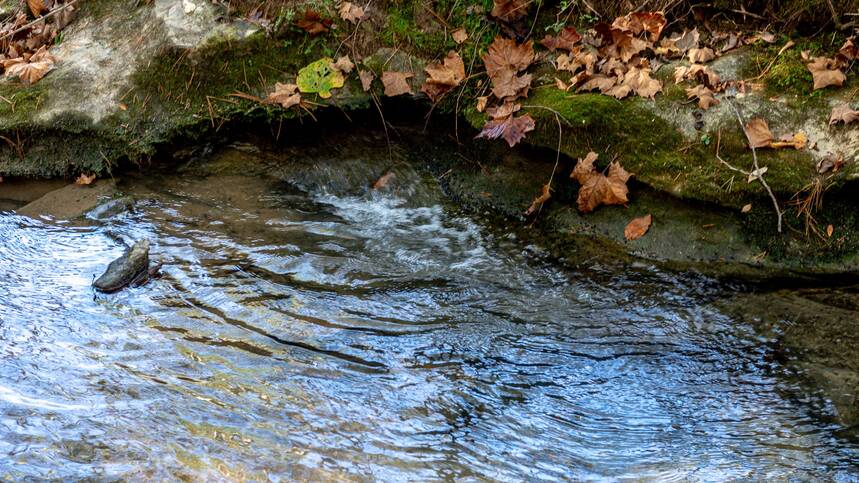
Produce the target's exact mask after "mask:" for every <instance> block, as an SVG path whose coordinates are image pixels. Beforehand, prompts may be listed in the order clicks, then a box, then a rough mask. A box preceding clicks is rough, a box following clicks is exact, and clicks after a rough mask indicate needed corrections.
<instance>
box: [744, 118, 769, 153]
mask: <svg viewBox="0 0 859 483" xmlns="http://www.w3.org/2000/svg"><path fill="white" fill-rule="evenodd" d="M746 136H747V137H748V138H749V139H748V140H749V144H750V145H751V147H753V148H765V147H768V146H769V145H770V143H772V142H773V134H772V132H770V128H769V126H768V125H767V122H766V121H765V120H763V119H761V118H759V117H756V118H754V119H752V120H751V121H749V122H748V124H746Z"/></svg>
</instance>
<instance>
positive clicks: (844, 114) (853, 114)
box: [829, 102, 859, 126]
mask: <svg viewBox="0 0 859 483" xmlns="http://www.w3.org/2000/svg"><path fill="white" fill-rule="evenodd" d="M857 119H859V111H854V110H853V109H851V108H850V104H847V103H846V102H844V103H841V104H839V105H837V106H835V107H833V108H832V114H830V115H829V125H830V126H832V125H833V124H838V123H839V122H843V123H844V124H850V123H851V122H853V121H855V120H857Z"/></svg>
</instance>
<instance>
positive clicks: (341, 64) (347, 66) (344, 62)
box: [331, 55, 355, 74]
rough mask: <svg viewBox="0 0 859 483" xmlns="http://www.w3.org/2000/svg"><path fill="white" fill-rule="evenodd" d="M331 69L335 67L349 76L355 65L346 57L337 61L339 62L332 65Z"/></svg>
mask: <svg viewBox="0 0 859 483" xmlns="http://www.w3.org/2000/svg"><path fill="white" fill-rule="evenodd" d="M331 67H334V68H335V69H337V70H339V71H340V72H342V73H344V74H348V73H350V72H352V69H354V68H355V64H353V63H352V61H351V60H349V56H348V55H344V56H343V57H340V58H339V59H337V62H334V63H333V64H331Z"/></svg>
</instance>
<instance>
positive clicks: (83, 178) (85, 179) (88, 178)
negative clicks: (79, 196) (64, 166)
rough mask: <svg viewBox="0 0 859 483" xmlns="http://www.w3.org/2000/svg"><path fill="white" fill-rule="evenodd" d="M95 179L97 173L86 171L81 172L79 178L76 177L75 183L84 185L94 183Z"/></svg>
mask: <svg viewBox="0 0 859 483" xmlns="http://www.w3.org/2000/svg"><path fill="white" fill-rule="evenodd" d="M93 181H95V173H93V174H90V175H86V174H84V173H81V175H80V176H78V177H77V179H75V184H77V185H82V186H83V185H88V184H92V182H93Z"/></svg>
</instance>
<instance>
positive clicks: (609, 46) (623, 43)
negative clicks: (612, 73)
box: [594, 24, 647, 62]
mask: <svg viewBox="0 0 859 483" xmlns="http://www.w3.org/2000/svg"><path fill="white" fill-rule="evenodd" d="M594 29H596V31H597V33H599V34H600V36H601V37H602V38H603V40H604V42H605V43H604V45H603V46H602V47H601V48H600V52H601V53H602V54H603V56H605V57H616V58H618V59H620V60H622V61H624V62H629V60H630V59H632V58H633V57H634V56H636V55H638V54H639V53H640V52H641V51H642V50H644V49H646V48H647V42H646V41H644V40H641V39H639V38H638V37H635V36H634V35H632V34H631V33H630V32H628V31H626V30H621V29H617V28H612V27H609V26H608V25H606V24H597V25H596V26H595V27H594Z"/></svg>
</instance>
